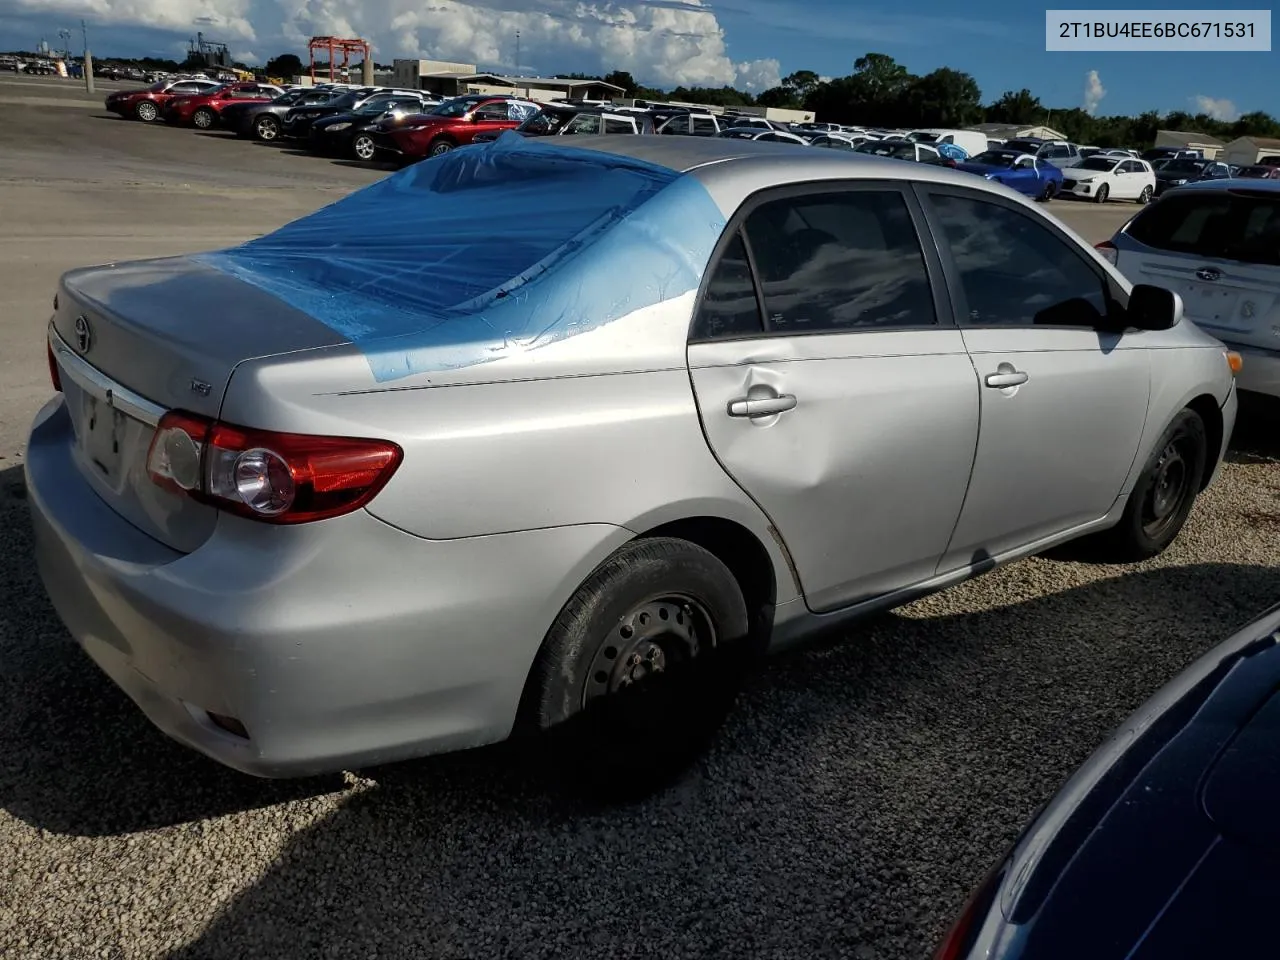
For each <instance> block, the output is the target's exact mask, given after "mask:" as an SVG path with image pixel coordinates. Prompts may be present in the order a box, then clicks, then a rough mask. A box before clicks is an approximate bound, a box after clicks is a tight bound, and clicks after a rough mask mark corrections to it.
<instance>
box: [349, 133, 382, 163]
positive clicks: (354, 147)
mask: <svg viewBox="0 0 1280 960" xmlns="http://www.w3.org/2000/svg"><path fill="white" fill-rule="evenodd" d="M351 152H352V153H354V154H355V155H356V159H357V160H372V159H373V158H374V156H375V155H376V154H377V152H378V148H377V146H376V145H375V144H374V142H373V137H371V136H369V135H368V134H367V133H357V134H356V135H355V138H354V139H353V140H352V141H351Z"/></svg>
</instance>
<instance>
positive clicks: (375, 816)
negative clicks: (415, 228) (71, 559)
mask: <svg viewBox="0 0 1280 960" xmlns="http://www.w3.org/2000/svg"><path fill="white" fill-rule="evenodd" d="M99 86H100V88H102V89H103V90H105V89H110V88H111V87H112V86H113V85H103V84H99ZM0 121H3V122H0V156H3V157H4V162H3V164H0V227H2V228H3V229H2V230H0V305H2V309H0V584H3V587H2V589H3V591H4V593H5V596H4V602H3V603H2V604H0V688H2V697H3V699H2V702H3V703H4V705H5V706H6V709H5V710H4V712H3V714H2V715H0V850H4V851H5V852H6V853H5V856H4V858H3V860H2V861H0V956H3V957H8V956H14V957H22V958H26V957H65V958H75V960H81V958H86V957H108V958H130V960H131V958H143V957H146V958H151V957H174V958H183V960H186V958H191V960H195V958H223V957H226V958H237V960H240V958H245V957H285V956H288V957H296V958H306V957H326V958H340V957H353V958H354V957H361V958H364V957H372V956H377V957H381V958H396V960H398V958H425V957H449V958H463V957H476V958H492V957H499V956H519V957H557V958H559V957H566V956H584V957H587V956H590V957H600V956H610V957H630V956H635V957H640V956H655V957H656V956H660V957H664V958H675V957H712V956H714V957H735V958H736V957H760V958H766V957H788V958H790V957H796V956H808V957H822V956H842V957H844V956H851V957H856V958H859V960H870V958H900V957H909V956H922V955H926V954H927V951H928V950H929V949H931V947H932V945H933V943H934V942H935V941H936V939H937V938H938V937H939V936H940V935H941V934H942V932H943V931H944V929H945V927H946V926H947V925H948V923H949V922H950V920H951V919H952V917H953V916H954V914H955V912H956V911H957V910H958V909H959V907H960V905H961V904H962V902H963V901H964V899H965V896H966V894H967V892H968V890H969V888H970V887H971V886H972V885H973V884H974V883H975V882H977V881H978V880H979V879H980V878H981V876H982V875H983V874H984V873H985V872H986V870H987V869H988V867H990V866H991V864H992V863H993V862H994V861H995V859H996V858H997V857H998V856H999V855H1000V854H1001V852H1002V851H1003V850H1004V848H1005V847H1006V845H1007V844H1008V843H1009V842H1010V841H1011V840H1012V839H1013V838H1014V837H1015V835H1016V834H1017V832H1018V830H1019V829H1020V827H1021V826H1022V825H1023V824H1024V823H1025V821H1026V820H1027V818H1028V817H1030V816H1031V814H1032V813H1033V812H1034V811H1035V809H1036V808H1037V807H1038V806H1039V804H1040V803H1042V802H1043V801H1044V800H1046V799H1047V798H1048V797H1049V796H1050V795H1051V794H1052V793H1053V791H1054V790H1055V789H1056V788H1057V787H1058V785H1059V784H1060V783H1061V781H1062V780H1063V778H1064V777H1065V776H1066V775H1067V774H1068V773H1069V772H1070V771H1071V770H1072V768H1073V767H1075V766H1076V765H1077V764H1078V763H1080V762H1081V761H1082V760H1083V759H1084V758H1085V757H1086V756H1087V755H1088V754H1089V753H1090V752H1091V751H1092V750H1093V749H1094V748H1095V747H1096V746H1097V745H1098V744H1099V743H1100V742H1101V741H1102V740H1103V738H1104V737H1105V736H1106V734H1107V733H1108V732H1109V731H1110V730H1111V729H1112V728H1113V727H1114V726H1115V725H1116V724H1117V723H1118V722H1119V721H1120V720H1122V719H1123V718H1124V717H1125V715H1127V714H1128V713H1129V712H1130V711H1131V710H1132V709H1133V708H1134V707H1136V706H1137V705H1138V704H1139V703H1140V702H1141V701H1142V700H1143V699H1144V698H1145V697H1147V696H1148V695H1149V694H1150V693H1152V692H1153V691H1154V690H1155V689H1156V688H1157V687H1159V686H1160V685H1161V684H1162V683H1164V682H1165V681H1166V680H1168V679H1169V678H1170V677H1172V676H1173V674H1174V673H1176V672H1177V670H1178V669H1179V668H1181V667H1182V666H1184V665H1185V664H1187V663H1188V662H1190V661H1191V660H1192V659H1194V658H1195V657H1196V656H1197V655H1198V654H1199V653H1201V652H1203V651H1204V650H1205V649H1206V648H1208V647H1209V646H1211V645H1212V644H1214V643H1215V642H1217V641H1218V640H1219V639H1222V638H1224V637H1225V636H1226V635H1227V634H1228V633H1230V632H1231V631H1232V630H1233V629H1234V628H1235V627H1236V626H1237V625H1239V624H1241V623H1243V622H1244V621H1246V620H1248V619H1249V618H1251V617H1252V616H1253V615H1254V614H1255V613H1257V612H1259V611H1260V610H1261V609H1263V608H1264V607H1266V606H1268V605H1270V604H1271V603H1274V602H1275V601H1276V600H1277V599H1280V590H1278V589H1277V587H1278V585H1280V578H1278V577H1277V567H1280V547H1277V531H1278V530H1280V502H1278V501H1277V494H1278V493H1280V472H1277V468H1276V462H1277V460H1278V459H1280V440H1278V439H1277V432H1276V430H1275V428H1274V424H1275V417H1276V413H1275V411H1274V410H1272V409H1270V408H1269V407H1262V406H1259V405H1254V404H1248V405H1246V407H1245V409H1244V410H1243V412H1242V420H1241V423H1240V425H1239V429H1238V431H1237V435H1236V437H1235V440H1234V443H1233V451H1232V453H1231V454H1230V457H1229V462H1228V463H1227V464H1226V465H1224V468H1223V473H1222V476H1221V478H1220V480H1219V482H1218V483H1217V484H1216V485H1215V486H1214V487H1213V488H1211V489H1210V490H1209V491H1208V492H1207V493H1206V494H1205V495H1203V496H1202V497H1201V498H1200V500H1199V501H1198V505H1197V507H1196V510H1195V513H1194V514H1193V516H1192V519H1191V521H1190V522H1189V524H1188V526H1187V528H1186V529H1185V530H1184V532H1183V534H1182V535H1181V537H1180V538H1179V539H1178V540H1177V541H1176V542H1175V544H1174V546H1173V547H1172V548H1171V549H1170V550H1169V551H1168V552H1167V553H1166V554H1164V555H1163V556H1162V557H1160V558H1158V559H1157V560H1155V561H1151V562H1148V563H1145V564H1141V565H1138V566H1134V567H1106V566H1088V565H1083V564H1077V563H1072V562H1067V561H1061V560H1052V559H1043V558H1036V559H1031V560H1027V561H1023V562H1021V563H1018V564H1014V565H1012V566H1009V567H1007V568H1003V569H1001V570H997V571H996V572H994V573H992V574H989V575H987V576H985V577H983V578H980V579H978V580H975V581H972V582H970V583H968V584H965V585H963V586H961V587H957V588H954V589H952V590H949V591H946V592H944V593H942V594H939V595H937V596H934V597H930V598H928V599H925V600H922V601H919V602H917V603H914V604H912V605H910V606H908V607H905V608H902V609H899V610H897V611H894V612H892V613H889V614H885V615H883V616H879V617H877V618H875V619H873V620H871V621H868V622H865V623H863V624H862V625H861V626H860V627H859V628H858V629H857V631H856V636H855V637H852V638H849V639H850V640H851V642H847V643H840V642H837V641H838V640H841V639H844V638H832V642H830V643H827V644H824V645H821V646H818V647H813V648H809V649H806V650H804V651H801V652H797V653H792V654H788V655H785V656H783V657H780V658H777V659H775V660H774V661H772V662H770V663H769V664H768V665H767V666H766V667H764V668H762V669H761V670H760V671H759V672H758V673H757V674H756V675H755V676H754V677H753V678H752V679H751V681H750V683H749V686H748V689H747V691H746V693H745V695H744V696H743V698H742V700H741V702H740V704H739V707H738V709H737V711H736V713H735V715H734V717H733V719H732V720H731V722H730V724H729V726H728V728H727V730H726V731H725V733H724V734H723V735H722V736H721V737H720V738H719V740H718V741H717V745H716V747H715V749H714V750H713V752H712V753H711V755H710V756H709V757H708V758H707V759H706V760H705V761H703V762H702V763H701V764H700V765H699V766H698V767H697V768H696V769H695V770H694V771H693V772H692V773H691V774H690V775H689V776H688V777H687V778H685V779H684V780H683V781H682V782H681V783H680V784H679V785H678V786H677V787H675V788H673V789H671V790H669V791H667V792H665V793H663V794H661V795H658V796H656V797H653V798H652V799H650V800H648V801H645V802H643V803H641V804H638V805H635V806H631V807H626V808H613V809H599V808H591V807H587V806H584V805H583V804H582V803H581V802H580V801H576V800H574V799H572V798H570V797H568V796H566V795H565V794H563V793H561V792H559V791H557V790H556V789H555V788H554V787H553V786H552V785H551V784H550V783H548V782H547V781H546V780H545V779H544V778H543V777H542V775H541V773H540V771H539V770H538V769H537V768H536V766H534V765H532V764H530V763H528V762H526V761H527V758H525V757H522V756H518V755H515V754H514V752H513V751H511V750H509V749H506V748H493V749H488V750H483V751H477V752H474V753H471V754H466V755H459V756H451V757H445V758H439V759H432V760H425V761H419V762H414V763H409V764H401V765H398V766H395V767H388V768H385V769H379V770H367V771H358V772H356V773H349V774H346V775H345V776H341V777H333V778H324V779H320V780H309V781H300V782H279V781H261V780H255V779H251V778H248V777H244V776H241V775H239V774H236V773H234V772H231V771H229V770H226V769H223V768H222V767H220V766H217V765H215V764H213V763H212V762H210V761H206V760H204V759H203V758H201V757H199V756H197V755H195V754H193V753H192V752H190V751H188V750H186V749H185V748H183V747H179V746H177V745H175V744H172V743H170V742H169V741H168V740H166V739H165V738H164V737H163V736H162V735H161V734H160V733H158V732H157V731H155V730H154V729H153V728H152V727H151V725H150V724H149V723H148V722H147V721H146V720H145V719H144V718H143V716H142V715H141V713H139V712H138V711H137V710H136V709H135V708H134V707H133V705H132V704H131V703H130V702H129V701H128V700H127V699H126V698H125V696H124V695H123V694H122V693H120V692H119V691H118V690H117V689H116V688H115V687H114V686H113V685H112V684H111V683H110V682H109V681H108V680H107V679H106V677H105V676H103V675H101V674H100V673H99V672H98V670H97V668H96V667H94V666H93V664H92V663H91V662H90V661H89V660H88V659H87V658H86V657H85V656H84V655H83V654H81V653H80V651H79V650H78V649H77V648H76V647H75V646H74V645H73V644H71V643H70V642H69V641H68V639H67V638H66V634H65V631H64V630H63V628H62V626H61V625H60V624H59V622H58V620H57V618H56V617H55V615H54V614H53V611H52V609H51V608H50V606H49V604H48V602H47V601H46V599H45V597H44V594H43V591H42V588H41V586H40V583H39V580H38V577H37V575H36V572H35V569H34V566H33V563H32V560H31V542H30V532H29V526H28V522H27V517H26V506H25V502H24V498H23V483H22V455H23V443H24V435H25V431H26V428H27V426H28V424H29V422H30V420H31V418H32V416H33V415H34V414H35V412H36V410H37V409H38V408H39V406H40V405H41V404H42V403H43V402H44V401H45V399H47V397H48V396H49V393H50V387H49V382H48V372H47V367H46V362H45V351H44V349H43V347H44V331H45V324H46V323H47V321H48V316H49V306H50V298H51V297H52V294H53V291H54V284H55V282H56V280H57V278H58V276H59V274H61V273H62V272H63V271H64V270H66V269H69V268H71V267H75V266H81V265H85V264H90V263H102V262H107V261H111V260H116V259H120V260H125V259H135V258H141V257H151V256H161V255H167V254H173V253H182V252H188V251H194V250H201V249H208V248H213V247H219V246H226V245H229V244H232V243H235V242H238V241H241V240H244V239H248V238H250V237H253V236H257V235H259V234H261V233H263V232H266V231H269V230H271V229H273V228H275V227H277V226H279V225H281V224H283V223H285V222H287V221H289V220H291V219H294V218H296V217H298V216H300V215H302V214H304V213H307V212H309V211H311V210H313V209H315V208H317V207H319V206H321V205H323V204H325V203H327V202H329V201H331V200H334V199H336V198H338V197H340V196H343V195H344V194H346V193H347V192H349V191H351V190H353V189H356V188H358V187H360V186H362V185H364V184H368V183H371V182H373V181H374V180H376V179H377V178H379V177H381V176H384V175H385V172H384V171H383V170H380V169H377V168H367V167H360V166H357V165H355V164H353V163H348V162H345V161H334V160H329V159H321V158H316V157H312V156H308V155H298V152H297V151H294V150H291V149H290V148H289V147H288V146H287V145H285V146H279V145H268V144H257V143H249V142H245V141H239V140H236V139H235V138H233V137H230V136H228V135H226V134H224V133H219V132H216V131H215V132H210V133H197V132H195V131H192V130H184V129H170V128H166V127H164V126H162V125H157V126H146V125H143V124H140V123H132V122H128V121H124V120H120V119H117V118H114V117H111V116H110V115H108V114H106V113H105V111H104V110H103V109H102V107H101V91H100V93H99V94H98V95H97V96H96V97H95V98H89V97H87V95H86V94H85V93H84V91H83V88H82V87H80V86H79V85H77V84H75V83H73V82H70V81H59V80H55V79H49V80H40V79H36V78H24V79H11V80H10V79H0ZM1049 209H1050V210H1051V211H1052V212H1053V213H1054V214H1056V215H1058V216H1059V217H1061V218H1062V219H1063V220H1064V221H1065V222H1067V223H1068V224H1069V225H1071V226H1072V227H1073V228H1074V229H1076V230H1077V231H1078V232H1079V233H1081V234H1082V235H1083V236H1084V237H1086V238H1087V239H1089V240H1091V241H1098V240H1102V239H1104V238H1105V237H1107V236H1109V235H1110V234H1111V233H1112V231H1113V230H1114V229H1115V228H1116V227H1117V226H1118V225H1120V224H1121V223H1123V222H1124V221H1125V220H1126V219H1127V218H1128V217H1129V216H1131V215H1132V213H1133V212H1134V210H1135V209H1136V207H1135V206H1134V205H1132V204H1120V203H1115V204H1108V205H1105V206H1097V205H1093V204H1085V203H1078V202H1071V201H1054V202H1052V203H1051V204H1050V205H1049ZM358 642H359V638H353V643H357V644H358Z"/></svg>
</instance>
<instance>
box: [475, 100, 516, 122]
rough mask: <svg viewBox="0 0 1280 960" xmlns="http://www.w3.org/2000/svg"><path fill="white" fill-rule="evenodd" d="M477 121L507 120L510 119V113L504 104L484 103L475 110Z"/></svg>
mask: <svg viewBox="0 0 1280 960" xmlns="http://www.w3.org/2000/svg"><path fill="white" fill-rule="evenodd" d="M475 115H476V117H477V119H480V120H507V119H510V113H509V111H508V109H507V105H506V103H505V102H504V103H486V104H484V105H483V106H481V107H478V108H476V113H475Z"/></svg>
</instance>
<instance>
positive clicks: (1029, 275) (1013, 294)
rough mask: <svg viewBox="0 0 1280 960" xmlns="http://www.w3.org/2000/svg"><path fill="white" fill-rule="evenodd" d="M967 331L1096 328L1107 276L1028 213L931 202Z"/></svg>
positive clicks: (943, 198) (948, 200) (956, 200)
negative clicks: (962, 302)
mask: <svg viewBox="0 0 1280 960" xmlns="http://www.w3.org/2000/svg"><path fill="white" fill-rule="evenodd" d="M932 199H933V206H934V210H935V211H936V213H937V218H938V221H939V224H940V225H941V227H942V232H943V238H942V239H945V242H946V244H947V246H948V247H949V248H950V250H951V256H952V258H953V259H954V261H955V265H956V270H957V272H958V274H959V280H960V286H961V290H962V291H963V294H964V298H965V310H966V313H965V314H964V315H963V316H962V318H961V319H962V321H963V322H966V323H967V324H968V325H969V326H1032V325H1035V324H1057V325H1066V326H1095V325H1097V324H1098V322H1099V321H1101V320H1102V319H1103V318H1104V317H1105V315H1106V310H1107V298H1106V288H1105V286H1104V284H1103V281H1102V278H1101V276H1100V275H1099V274H1098V273H1097V272H1095V271H1094V270H1093V268H1092V267H1090V266H1089V265H1088V264H1087V263H1086V262H1085V261H1084V259H1083V257H1082V256H1081V255H1080V254H1079V253H1078V252H1077V251H1075V250H1074V249H1072V248H1071V247H1070V246H1069V245H1068V242H1067V241H1066V240H1064V239H1062V238H1060V237H1059V236H1057V235H1056V234H1055V233H1053V232H1052V231H1051V230H1050V229H1049V228H1048V227H1047V226H1045V225H1044V224H1041V223H1039V222H1037V221H1036V220H1035V219H1033V218H1032V217H1031V216H1029V215H1027V214H1025V213H1019V212H1017V211H1015V210H1011V209H1009V208H1008V207H1004V206H1000V205H999V204H995V203H988V202H986V201H983V200H977V199H971V198H968V197H957V196H953V195H946V194H934V195H933V196H932Z"/></svg>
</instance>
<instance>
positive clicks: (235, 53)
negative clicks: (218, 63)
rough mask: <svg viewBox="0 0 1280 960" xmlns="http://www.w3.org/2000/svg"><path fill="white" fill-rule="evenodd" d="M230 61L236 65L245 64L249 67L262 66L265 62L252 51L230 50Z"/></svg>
mask: <svg viewBox="0 0 1280 960" xmlns="http://www.w3.org/2000/svg"><path fill="white" fill-rule="evenodd" d="M231 59H233V60H235V61H236V63H247V64H248V65H249V66H251V67H255V66H262V64H263V63H265V62H266V61H264V60H263V59H262V58H261V57H259V56H258V55H257V54H256V53H254V52H253V51H252V50H232V51H231Z"/></svg>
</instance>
